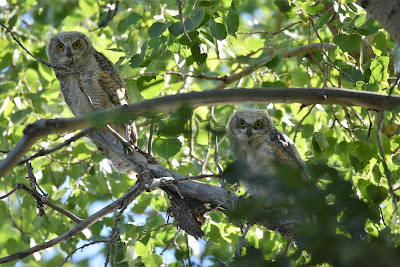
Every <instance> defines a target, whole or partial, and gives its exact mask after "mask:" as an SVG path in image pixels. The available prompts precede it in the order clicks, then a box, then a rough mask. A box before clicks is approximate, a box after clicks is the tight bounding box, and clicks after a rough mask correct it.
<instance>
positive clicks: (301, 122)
mask: <svg viewBox="0 0 400 267" xmlns="http://www.w3.org/2000/svg"><path fill="white" fill-rule="evenodd" d="M314 107H315V105H312V106H311V107H310V108H309V110H308V111H307V113H306V115H304V117H303V118H301V120H300V121H299V123H298V124H297V127H296V131H295V133H294V137H293V143H296V137H297V133H298V132H299V130H300V127H301V125H302V124H303V121H304V120H305V119H306V118H307V117H308V115H310V114H311V112H312V111H313V109H314Z"/></svg>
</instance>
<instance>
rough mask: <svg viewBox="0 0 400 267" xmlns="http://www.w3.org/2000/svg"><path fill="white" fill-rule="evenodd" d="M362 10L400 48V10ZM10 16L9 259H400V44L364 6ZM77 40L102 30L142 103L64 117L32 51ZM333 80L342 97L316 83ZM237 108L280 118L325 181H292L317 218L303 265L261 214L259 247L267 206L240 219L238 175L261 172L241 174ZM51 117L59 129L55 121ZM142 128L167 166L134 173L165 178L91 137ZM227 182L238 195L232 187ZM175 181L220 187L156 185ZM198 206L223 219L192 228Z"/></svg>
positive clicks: (5, 57)
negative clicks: (231, 141)
mask: <svg viewBox="0 0 400 267" xmlns="http://www.w3.org/2000/svg"><path fill="white" fill-rule="evenodd" d="M359 2H360V3H359V4H360V5H363V6H364V7H365V8H366V10H371V11H376V13H374V12H371V15H372V16H376V19H377V20H378V21H380V22H381V23H382V25H383V26H384V27H388V28H387V29H388V32H389V33H390V34H392V35H393V36H392V38H393V39H394V40H398V36H396V31H393V30H392V28H390V27H391V25H392V24H391V23H390V21H391V19H393V20H394V21H398V20H396V18H397V16H398V15H397V10H396V9H395V8H391V5H390V4H388V5H386V6H383V5H382V8H384V10H386V8H387V10H386V11H385V12H386V14H388V15H387V17H385V16H381V15H380V14H382V13H385V12H378V11H380V10H381V9H379V8H378V7H376V6H371V5H369V4H370V3H371V2H374V1H359ZM388 10H389V11H390V10H391V11H390V12H388ZM0 11H1V16H0V18H1V19H0V21H1V23H2V26H3V30H2V31H1V33H0V34H1V35H0V36H1V38H0V44H1V45H0V47H1V48H2V49H1V51H0V55H1V57H0V70H1V71H0V77H1V82H0V94H1V97H0V99H1V100H0V132H1V133H2V135H1V142H0V143H1V145H0V146H1V147H0V149H1V153H2V155H1V159H2V162H0V173H1V174H2V175H0V176H4V177H2V178H1V185H2V188H1V190H2V192H3V193H2V195H3V198H2V201H0V210H1V214H2V216H0V222H1V230H0V235H1V238H0V240H1V243H0V246H1V247H2V248H4V249H2V250H1V257H3V258H1V259H0V262H10V263H9V264H10V265H15V264H16V261H17V260H18V259H21V260H19V261H20V262H21V263H23V264H26V265H28V266H34V265H35V264H37V263H36V262H37V261H40V264H41V265H60V264H64V263H67V264H70V265H74V264H75V265H79V266H82V265H90V264H91V265H92V266H96V265H98V264H104V263H106V264H107V263H111V264H112V265H127V264H129V265H130V266H134V265H135V264H140V263H143V264H145V265H146V266H159V265H161V264H162V263H166V264H169V265H171V266H182V265H194V266H209V265H234V264H237V265H238V266H240V265H241V264H246V265H249V264H252V265H255V264H258V265H266V264H278V265H279V264H283V263H292V264H293V263H295V264H298V265H302V264H312V265H320V264H324V263H327V264H331V265H349V266H354V265H360V266H366V265H375V266H376V265H377V264H386V265H393V266H396V263H397V262H398V260H399V255H400V254H399V251H398V249H397V247H398V244H399V238H398V233H399V226H398V224H397V220H398V212H397V200H398V196H397V194H396V192H397V189H398V188H399V184H398V178H399V175H400V173H399V168H398V164H399V162H400V158H399V154H398V151H399V147H400V138H399V131H400V130H399V128H398V124H399V118H398V104H399V102H400V101H399V98H398V97H396V96H394V95H396V94H397V78H396V77H395V71H394V70H395V69H397V68H396V64H395V62H396V58H397V56H396V53H395V51H396V47H395V44H394V42H393V41H392V40H391V38H390V36H389V35H388V33H387V32H386V31H385V30H383V29H381V27H380V25H379V23H378V22H377V21H375V20H373V19H369V18H367V13H366V12H365V11H364V10H363V9H362V8H361V7H360V6H359V5H358V4H357V3H356V1H351V0H347V1H339V0H337V1H330V0H327V1H261V0H254V1H231V0H229V1H202V0H199V1H162V3H160V1H111V0H110V1H94V0H79V1H76V0H74V1H39V0H37V1H34V0H31V1H19V0H12V1H8V2H1V1H0ZM385 18H386V20H385ZM382 19H384V20H385V21H382ZM6 27H7V28H6ZM7 29H8V30H7ZM68 30H76V31H82V32H84V33H86V34H88V36H89V37H90V38H91V40H92V42H93V45H94V46H95V47H96V49H98V50H99V51H101V52H102V53H104V54H105V55H106V56H107V57H108V58H110V59H111V61H113V62H115V63H116V65H117V67H118V69H119V71H120V72H121V74H122V76H123V77H124V78H125V80H126V84H127V88H128V93H129V96H130V99H131V102H138V103H137V104H133V105H132V106H130V107H129V108H126V109H122V108H121V109H119V110H114V111H106V112H102V113H100V114H98V115H93V116H89V117H87V118H83V119H69V120H68V119H62V118H69V117H72V113H71V112H70V111H69V110H68V109H67V106H66V104H65V103H64V101H63V98H62V95H61V93H60V90H59V84H58V81H57V80H56V78H55V76H54V74H53V70H52V69H51V68H49V67H47V66H45V65H44V64H42V63H41V62H40V61H39V60H37V59H34V58H32V57H31V56H29V55H28V54H27V51H25V50H23V48H22V46H24V47H25V48H26V49H27V50H28V51H30V52H31V53H32V54H33V55H34V56H36V57H38V58H43V59H46V56H45V46H46V43H47V40H48V39H49V38H50V37H51V36H52V35H53V34H55V33H56V32H59V31H68ZM11 32H12V33H13V34H14V36H12V35H11ZM13 37H14V38H15V40H14V39H13ZM17 40H18V42H20V43H17V42H16V41H17ZM392 51H394V52H393V53H392ZM236 87H242V88H249V89H248V90H237V89H233V88H236ZM322 87H334V88H339V89H337V90H329V89H316V88H322ZM224 88H225V90H218V89H224ZM250 88H271V89H268V90H257V89H250ZM293 88H303V89H293ZM312 88H314V89H312ZM345 89H352V90H354V91H347V90H345ZM178 93H188V94H187V95H180V94H178ZM174 95H175V96H174ZM386 95H393V96H391V97H390V99H389V98H388V97H386ZM165 96H171V97H165ZM160 97H164V98H160ZM146 100H148V101H146ZM182 103H185V104H187V105H186V107H184V108H181V104H182ZM272 103H274V104H272ZM234 104H240V105H239V107H251V108H263V109H266V110H268V112H269V114H270V115H271V117H272V119H273V120H274V122H275V125H276V127H277V128H278V129H279V130H280V131H282V132H284V133H286V134H287V135H288V136H290V137H291V138H292V139H293V140H294V141H295V143H296V146H297V148H298V150H299V152H300V154H301V155H302V157H303V158H304V159H305V161H306V164H307V166H308V169H309V172H310V175H311V177H312V179H313V181H314V182H315V184H317V188H315V187H312V186H311V185H307V184H306V185H301V184H295V183H293V181H292V179H290V178H291V177H292V176H293V174H290V173H289V174H286V175H283V177H282V181H283V182H282V188H283V189H282V190H284V192H285V193H287V194H288V195H290V196H293V197H294V199H295V200H296V202H297V203H298V206H300V207H301V208H302V209H304V210H305V211H307V212H309V213H310V214H313V216H312V217H313V220H312V221H311V222H309V223H306V224H301V225H299V226H298V227H293V225H290V226H289V230H291V231H293V232H294V233H295V235H296V246H292V247H291V249H290V251H289V253H288V255H287V257H283V254H284V253H283V252H284V251H283V250H284V248H285V244H286V240H285V239H284V238H283V236H282V235H280V234H279V233H277V232H274V231H271V230H277V229H275V228H276V227H275V226H276V225H275V224H273V225H272V224H271V222H272V221H273V220H272V219H271V218H273V216H272V215H273V214H272V215H271V214H270V215H271V216H261V217H263V218H262V219H266V220H267V222H266V223H265V222H264V223H263V222H262V221H260V220H258V221H257V219H256V221H257V224H256V225H255V226H253V227H252V228H250V230H249V231H248V232H247V235H246V236H245V237H242V232H243V231H245V230H247V229H244V228H243V227H242V226H243V225H244V224H245V222H246V220H245V219H244V218H245V217H251V218H254V217H255V216H256V215H260V214H262V213H263V212H264V210H261V211H260V210H250V209H249V207H251V206H245V207H246V208H244V209H240V206H239V209H234V206H235V205H234V204H232V203H233V201H236V199H237V198H236V197H235V196H234V194H228V193H227V191H231V192H233V193H237V194H239V195H241V194H243V190H239V191H238V190H237V188H236V186H235V183H234V179H233V178H234V177H235V176H237V175H244V174H243V173H240V172H238V171H237V169H235V164H233V165H232V164H231V163H232V162H233V156H232V153H231V151H230V149H229V145H228V143H227V140H226V138H225V136H224V134H225V132H224V131H225V130H224V129H225V125H226V122H227V120H228V118H229V116H230V115H231V114H232V113H233V111H234V110H235V109H236V108H237V107H238V106H236V105H234ZM396 104H397V105H396ZM378 110H381V111H382V110H383V111H384V112H383V111H382V112H378ZM116 115H118V116H116ZM51 118H53V119H54V118H56V119H58V120H44V119H51ZM133 118H137V120H136V123H137V125H138V130H139V142H138V143H139V146H140V147H141V148H142V149H143V150H144V151H149V152H150V153H152V154H153V155H154V157H155V158H156V159H157V161H158V163H159V164H158V163H154V162H147V161H146V159H145V158H140V157H139V156H138V158H136V159H135V160H136V162H134V161H133V162H134V163H135V164H137V165H138V166H139V165H140V166H141V167H143V166H145V167H147V170H149V172H150V173H151V174H152V176H153V177H155V178H159V177H162V176H167V178H165V179H164V180H162V179H158V180H157V179H155V180H152V179H150V181H149V180H147V184H146V185H145V183H144V182H139V183H136V180H131V179H129V178H128V177H127V176H126V175H121V174H119V173H116V172H114V171H113V170H112V169H111V168H110V166H109V165H108V164H107V162H106V161H105V160H104V158H103V156H102V155H101V154H100V153H98V152H97V151H96V148H95V147H94V145H92V144H91V143H90V142H89V141H88V140H87V139H85V138H81V137H82V136H83V135H84V134H85V133H87V132H86V130H84V131H79V130H80V129H85V128H88V127H92V126H99V124H100V123H105V122H109V121H115V120H128V119H133ZM35 121H38V122H37V123H35V124H34V125H33V126H32V125H31V126H29V127H28V125H29V124H31V123H34V122H35ZM24 154H25V156H24ZM23 156H24V157H23ZM17 163H19V165H18V166H14V165H16V164H17ZM135 166H136V165H135ZM168 170H169V171H168ZM223 171H224V172H223ZM222 172H223V173H222ZM155 173H156V174H158V175H157V176H154V174H155ZM221 173H222V177H223V178H226V181H225V183H223V185H224V188H220V186H221V183H222V182H223V180H221V179H219V178H216V177H215V174H221ZM140 175H141V178H142V180H145V179H144V178H153V177H151V176H150V177H147V176H146V175H144V173H142V172H141V173H140ZM25 177H27V178H29V179H28V180H27V179H25ZM168 177H170V178H171V177H174V178H179V179H183V177H192V178H188V180H190V179H194V178H193V177H196V178H197V179H201V182H203V183H205V184H203V183H195V182H185V183H181V184H179V190H175V191H174V190H173V188H175V187H174V186H172V187H170V189H168V188H167V189H165V187H163V189H164V191H163V190H160V189H156V188H158V187H160V186H165V185H171V184H173V182H171V179H168ZM36 182H37V184H36ZM128 188H131V189H130V190H129V191H128V192H127V189H128ZM171 188H172V189H171ZM194 188H195V189H196V190H194ZM145 189H147V190H148V191H150V190H152V189H156V190H153V191H150V192H145ZM299 189H301V190H299ZM41 190H43V192H42V191H41ZM8 192H9V193H10V194H6V193H8ZM167 193H168V196H169V197H167ZM174 194H175V198H174V197H171V196H174ZM179 194H183V196H184V201H181V202H179V201H178V200H179V199H180V196H179ZM132 200H133V202H132V203H130V201H132ZM175 200H176V201H178V202H174V201H175ZM171 202H172V208H169V209H168V207H170V205H171ZM129 203H130V204H129ZM184 203H186V204H188V203H189V204H188V206H187V207H184V208H190V207H200V206H202V205H203V203H210V204H209V205H206V206H203V207H205V208H207V211H208V212H207V213H206V214H204V212H205V211H204V210H200V211H199V215H200V216H198V218H195V219H193V218H192V217H190V218H189V219H188V220H185V218H186V217H185V215H186V214H185V213H183V215H182V216H183V217H179V216H177V214H178V213H179V212H178V211H179V208H182V206H180V205H185V204H184ZM108 204H109V205H108ZM128 204H129V205H128ZM281 204H282V205H286V204H287V203H281ZM253 206H254V205H253ZM278 207H279V206H278ZM221 209H223V211H224V212H225V213H226V214H224V213H221V212H220V211H221ZM99 210H100V211H99ZM249 210H250V211H249ZM96 211H99V212H97V213H96ZM170 212H173V213H174V214H175V217H176V219H178V221H179V225H181V226H183V225H182V223H184V222H185V221H189V222H191V221H190V219H193V221H194V222H199V224H200V221H201V223H202V226H201V229H200V232H196V233H197V235H198V236H202V235H203V234H204V236H202V237H201V238H198V239H197V240H196V239H195V238H193V237H192V236H190V235H187V234H185V231H181V230H178V229H177V225H178V222H177V221H176V220H174V219H173V218H169V216H168V214H169V213H170ZM193 212H194V211H193V210H190V212H189V213H188V214H189V215H193ZM44 214H46V215H45V216H44ZM203 215H204V217H203ZM256 217H257V216H256ZM182 218H183V219H182ZM197 219H200V221H197ZM273 219H276V220H275V221H277V222H278V226H279V225H281V224H279V223H283V221H282V220H283V219H282V218H280V217H278V218H273ZM87 227H89V228H87ZM196 227H197V228H199V226H198V225H197V226H195V227H194V228H195V229H196V230H199V229H197V228H196ZM274 227H275V228H274ZM278 228H279V227H278ZM279 230H282V228H279V229H278V232H281V233H282V231H279ZM48 247H52V248H51V249H47V250H44V249H45V248H48ZM30 248H31V249H30ZM79 248H81V249H82V251H83V252H81V250H80V249H79ZM238 248H239V249H238ZM241 248H243V251H242V253H238V254H239V255H240V256H236V257H235V256H234V255H235V252H236V251H237V250H238V252H240V249H241ZM41 250H44V251H42V252H40V253H34V252H38V251H41ZM22 251H23V252H22ZM20 252H22V253H20ZM7 256H8V257H7ZM253 263H254V264H253Z"/></svg>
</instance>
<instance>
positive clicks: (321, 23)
mask: <svg viewBox="0 0 400 267" xmlns="http://www.w3.org/2000/svg"><path fill="white" fill-rule="evenodd" d="M332 17H333V13H332V12H326V13H324V14H323V15H322V16H321V17H319V18H318V20H317V21H316V22H315V26H314V28H315V30H319V29H321V28H322V27H323V26H325V25H326V23H327V22H328V21H330V20H331V19H332Z"/></svg>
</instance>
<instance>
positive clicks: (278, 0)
mask: <svg viewBox="0 0 400 267" xmlns="http://www.w3.org/2000/svg"><path fill="white" fill-rule="evenodd" d="M274 4H275V5H276V6H277V7H278V8H279V10H280V11H281V12H282V13H288V12H290V11H292V8H293V7H292V6H291V5H290V4H289V1H288V0H275V1H274Z"/></svg>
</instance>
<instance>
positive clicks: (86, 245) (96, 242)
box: [60, 240, 110, 266]
mask: <svg viewBox="0 0 400 267" xmlns="http://www.w3.org/2000/svg"><path fill="white" fill-rule="evenodd" d="M108 242H110V241H109V240H97V241H93V242H90V243H88V244H85V245H83V246H80V247H79V248H76V249H75V250H74V251H72V252H71V253H69V254H68V256H67V257H66V258H65V259H64V261H63V262H62V263H61V264H60V266H63V265H64V264H66V263H67V261H68V259H69V258H71V257H72V255H74V254H75V252H77V251H78V250H83V249H84V248H86V247H89V246H91V245H94V244H98V243H108Z"/></svg>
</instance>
